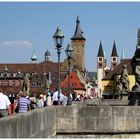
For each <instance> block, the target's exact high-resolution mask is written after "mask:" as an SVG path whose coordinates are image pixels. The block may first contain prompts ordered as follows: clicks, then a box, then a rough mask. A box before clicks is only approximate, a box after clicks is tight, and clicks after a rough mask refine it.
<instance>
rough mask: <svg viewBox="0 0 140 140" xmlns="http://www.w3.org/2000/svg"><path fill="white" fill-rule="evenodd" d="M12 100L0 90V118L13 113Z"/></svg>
mask: <svg viewBox="0 0 140 140" xmlns="http://www.w3.org/2000/svg"><path fill="white" fill-rule="evenodd" d="M10 104H11V103H10V100H9V99H8V97H7V96H6V95H4V94H3V93H2V92H0V118H2V117H5V116H8V115H11V109H10Z"/></svg>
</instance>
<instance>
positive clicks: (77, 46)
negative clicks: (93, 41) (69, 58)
mask: <svg viewBox="0 0 140 140" xmlns="http://www.w3.org/2000/svg"><path fill="white" fill-rule="evenodd" d="M85 40H86V39H85V38H84V37H83V31H82V30H81V27H80V20H79V16H77V20H76V29H75V33H74V35H73V37H72V38H71V45H72V47H73V50H74V52H73V63H74V65H76V66H77V67H78V68H79V69H80V70H81V71H82V72H84V69H85Z"/></svg>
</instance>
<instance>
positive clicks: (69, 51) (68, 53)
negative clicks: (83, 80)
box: [65, 44, 74, 105]
mask: <svg viewBox="0 0 140 140" xmlns="http://www.w3.org/2000/svg"><path fill="white" fill-rule="evenodd" d="M73 51H74V50H73V48H72V46H71V45H69V44H68V46H67V48H66V50H65V52H66V56H67V59H68V67H69V70H68V102H67V105H71V99H70V65H71V61H70V60H71V59H72V52H73Z"/></svg>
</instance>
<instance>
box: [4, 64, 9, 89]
mask: <svg viewBox="0 0 140 140" xmlns="http://www.w3.org/2000/svg"><path fill="white" fill-rule="evenodd" d="M7 73H8V68H7V66H6V65H5V67H4V70H3V77H4V90H6V78H7Z"/></svg>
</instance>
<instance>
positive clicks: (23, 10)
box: [0, 2, 140, 71]
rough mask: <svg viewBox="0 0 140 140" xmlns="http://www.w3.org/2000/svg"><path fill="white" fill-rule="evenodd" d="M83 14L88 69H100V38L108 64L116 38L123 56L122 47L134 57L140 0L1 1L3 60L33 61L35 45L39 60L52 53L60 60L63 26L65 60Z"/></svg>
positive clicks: (62, 58) (63, 54)
mask: <svg viewBox="0 0 140 140" xmlns="http://www.w3.org/2000/svg"><path fill="white" fill-rule="evenodd" d="M77 15H79V17H80V21H81V28H82V30H83V31H84V37H85V38H86V46H85V63H86V69H87V70H88V71H96V56H97V52H98V48H99V43H100V40H102V45H103V48H104V50H105V52H106V56H107V60H108V65H110V55H111V52H112V47H113V41H114V40H115V41H116V47H117V51H118V55H119V58H120V57H121V53H122V49H124V51H125V56H126V58H131V57H132V56H133V55H134V51H135V48H136V43H137V31H138V28H140V2H136V3H133V2H42V3H41V2H24V3H23V2H5V3H4V2H0V63H24V62H25V63H29V62H30V58H31V56H32V53H33V48H35V52H36V55H37V57H38V61H39V62H41V61H43V60H44V53H45V51H46V50H47V49H48V50H49V51H50V52H51V59H52V61H57V54H56V50H55V49H54V48H55V46H54V42H53V38H52V36H53V34H54V32H55V31H56V28H57V26H60V28H61V30H62V32H63V34H64V35H65V39H64V45H63V48H64V49H63V50H62V53H61V61H63V60H64V58H65V57H66V56H65V51H64V50H65V48H66V46H67V44H68V43H70V38H71V37H72V36H73V34H74V31H75V26H76V17H77Z"/></svg>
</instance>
